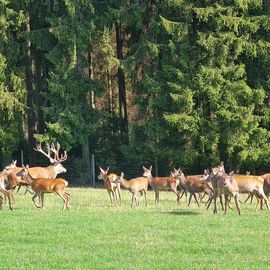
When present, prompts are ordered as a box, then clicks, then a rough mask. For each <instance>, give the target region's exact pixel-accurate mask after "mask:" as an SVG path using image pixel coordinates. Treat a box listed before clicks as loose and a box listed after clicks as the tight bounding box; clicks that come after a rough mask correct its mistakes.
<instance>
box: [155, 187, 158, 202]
mask: <svg viewBox="0 0 270 270" xmlns="http://www.w3.org/2000/svg"><path fill="white" fill-rule="evenodd" d="M155 204H156V205H157V204H158V190H157V189H156V190H155Z"/></svg>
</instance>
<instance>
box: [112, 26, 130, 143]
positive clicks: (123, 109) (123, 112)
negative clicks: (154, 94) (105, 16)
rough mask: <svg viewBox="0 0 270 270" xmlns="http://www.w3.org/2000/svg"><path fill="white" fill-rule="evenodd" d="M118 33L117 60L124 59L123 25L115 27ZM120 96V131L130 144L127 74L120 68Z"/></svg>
mask: <svg viewBox="0 0 270 270" xmlns="http://www.w3.org/2000/svg"><path fill="white" fill-rule="evenodd" d="M115 31H116V49H117V58H118V59H119V60H122V59H123V37H122V33H121V25H119V24H116V25H115ZM117 76H118V92H119V93H118V95H119V116H120V131H121V135H122V141H123V143H125V144H127V143H128V116H127V101H126V82H125V74H124V72H123V69H122V68H121V67H118V71H117Z"/></svg>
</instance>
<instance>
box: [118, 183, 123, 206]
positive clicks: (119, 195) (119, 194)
mask: <svg viewBox="0 0 270 270" xmlns="http://www.w3.org/2000/svg"><path fill="white" fill-rule="evenodd" d="M117 191H118V197H119V204H120V205H121V203H122V198H121V193H120V187H119V188H117Z"/></svg>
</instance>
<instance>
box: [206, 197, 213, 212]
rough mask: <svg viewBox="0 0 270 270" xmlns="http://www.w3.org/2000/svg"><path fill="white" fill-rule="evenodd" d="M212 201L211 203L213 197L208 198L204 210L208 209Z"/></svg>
mask: <svg viewBox="0 0 270 270" xmlns="http://www.w3.org/2000/svg"><path fill="white" fill-rule="evenodd" d="M212 201H213V196H212V197H209V199H208V201H207V202H206V210H208V209H209V207H210V205H211V203H212Z"/></svg>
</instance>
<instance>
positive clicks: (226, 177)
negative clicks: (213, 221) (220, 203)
mask: <svg viewBox="0 0 270 270" xmlns="http://www.w3.org/2000/svg"><path fill="white" fill-rule="evenodd" d="M233 174H234V172H231V173H230V174H226V173H225V172H224V171H223V170H212V173H211V174H210V175H209V181H211V183H212V186H213V190H214V196H213V198H214V210H213V213H214V214H217V212H218V211H217V197H220V196H221V195H222V194H224V196H225V209H224V213H225V214H226V213H227V209H228V207H229V197H234V199H235V205H236V208H237V211H238V214H239V215H241V210H240V201H239V186H238V183H237V181H236V179H235V178H234V175H233ZM211 201H212V200H211ZM211 201H210V203H211ZM210 203H209V205H210Z"/></svg>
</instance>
